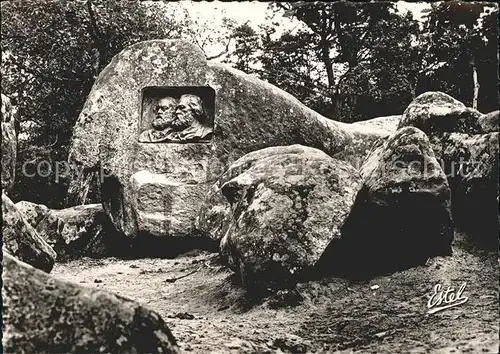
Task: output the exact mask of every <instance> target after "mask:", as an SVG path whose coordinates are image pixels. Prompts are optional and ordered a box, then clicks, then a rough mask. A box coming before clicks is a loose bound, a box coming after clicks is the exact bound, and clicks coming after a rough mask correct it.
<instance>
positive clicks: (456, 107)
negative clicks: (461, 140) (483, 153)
mask: <svg viewBox="0 0 500 354" xmlns="http://www.w3.org/2000/svg"><path fill="white" fill-rule="evenodd" d="M481 116H482V114H481V113H480V112H478V111H477V110H475V109H473V108H469V107H466V106H465V105H464V104H463V103H462V102H460V101H458V100H456V99H454V98H453V97H451V96H449V95H447V94H445V93H443V92H439V91H430V92H426V93H423V94H421V95H420V96H418V97H417V98H415V99H414V100H413V101H412V102H411V103H410V105H409V106H408V108H406V110H405V111H404V113H403V115H402V117H401V121H400V122H399V125H398V129H401V128H404V127H416V128H418V129H420V130H422V131H423V132H424V133H426V134H427V135H436V134H442V133H469V134H479V133H482V132H483V129H482V127H481V124H480V123H479V119H480V118H481Z"/></svg>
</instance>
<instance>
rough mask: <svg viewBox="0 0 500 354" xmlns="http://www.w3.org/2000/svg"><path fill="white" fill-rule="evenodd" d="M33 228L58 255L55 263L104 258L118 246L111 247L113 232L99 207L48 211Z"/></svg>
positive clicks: (94, 205)
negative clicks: (81, 258) (83, 258)
mask: <svg viewBox="0 0 500 354" xmlns="http://www.w3.org/2000/svg"><path fill="white" fill-rule="evenodd" d="M35 229H36V230H37V231H38V233H39V234H40V236H42V237H43V238H44V240H45V241H46V242H47V243H48V244H49V245H50V246H51V247H52V248H53V249H54V250H55V251H56V252H57V259H58V261H65V260H68V259H74V258H77V257H81V256H88V257H103V256H106V255H109V252H110V250H111V249H113V247H116V246H117V245H112V244H111V241H112V240H113V237H114V232H113V231H114V230H113V229H112V227H111V225H110V224H109V221H108V218H107V216H106V213H104V210H103V208H102V205H101V204H88V205H79V206H75V207H71V208H66V209H60V210H50V211H49V213H47V215H46V216H45V217H44V218H43V219H42V220H41V221H40V222H39V223H38V224H36V226H35Z"/></svg>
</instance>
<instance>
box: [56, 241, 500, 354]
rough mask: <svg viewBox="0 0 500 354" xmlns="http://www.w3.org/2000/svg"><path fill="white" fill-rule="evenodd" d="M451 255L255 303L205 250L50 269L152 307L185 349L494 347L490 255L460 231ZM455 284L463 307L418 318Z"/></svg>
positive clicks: (494, 286) (493, 256)
mask: <svg viewBox="0 0 500 354" xmlns="http://www.w3.org/2000/svg"><path fill="white" fill-rule="evenodd" d="M453 251H454V252H453V256H450V257H437V258H434V259H432V260H430V261H428V262H427V264H426V265H425V266H419V267H416V268H412V269H409V270H406V271H402V272H397V273H394V274H391V275H385V276H379V277H376V278H373V279H371V280H369V281H356V282H352V281H347V280H343V279H339V278H332V277H330V278H325V279H322V280H320V281H310V282H307V283H301V284H299V285H298V286H297V288H296V290H293V291H282V292H280V293H278V294H275V295H273V296H270V297H267V298H264V299H261V300H259V301H256V300H252V301H250V300H249V298H248V296H247V295H246V294H245V291H244V290H243V289H242V288H241V287H240V286H239V285H238V282H237V279H236V277H235V276H234V274H233V273H232V271H230V270H228V269H227V268H226V267H224V266H223V265H222V264H220V262H219V260H218V258H217V255H216V254H211V253H208V252H198V253H194V252H193V253H191V254H185V255H183V256H179V257H177V258H176V259H151V258H146V259H136V260H123V259H117V258H106V259H102V260H95V259H90V258H84V259H79V260H76V261H71V262H69V263H60V264H57V265H56V267H55V268H54V270H53V271H52V273H51V274H53V275H55V276H56V277H58V278H62V279H66V280H70V281H73V282H76V283H81V284H85V285H88V286H93V287H96V288H100V289H105V290H109V291H112V292H114V293H117V294H120V295H122V296H126V297H128V298H131V299H134V300H136V301H138V302H140V303H142V304H143V305H145V306H147V307H149V308H151V309H153V310H155V311H157V312H158V313H160V314H161V316H162V317H163V318H164V320H165V321H166V322H167V323H168V325H169V327H170V329H171V330H172V332H173V334H174V336H175V337H176V338H177V341H178V343H179V345H180V347H181V349H182V350H183V351H185V352H193V353H283V352H284V353H443V354H444V353H498V352H499V350H498V348H499V337H498V332H499V312H498V296H499V292H498V282H499V273H498V264H499V263H498V254H497V253H493V252H489V253H488V252H485V251H481V250H477V249H470V248H469V247H467V246H466V245H465V244H464V243H463V238H462V236H461V235H457V237H456V241H455V243H454V247H453ZM183 276H184V277H183ZM179 277H180V279H177V280H175V278H179ZM463 282H466V283H467V285H466V288H465V291H464V293H463V295H464V296H467V297H468V298H469V300H468V301H467V302H466V303H465V304H462V305H460V306H456V307H453V308H449V309H446V310H443V311H440V312H437V313H434V314H427V300H428V297H429V295H430V294H431V293H432V290H433V287H434V285H435V284H437V283H441V284H443V286H445V287H447V286H454V287H458V286H460V285H461V284H462V283H463ZM376 285H378V288H377V289H375V288H376ZM372 287H373V289H372Z"/></svg>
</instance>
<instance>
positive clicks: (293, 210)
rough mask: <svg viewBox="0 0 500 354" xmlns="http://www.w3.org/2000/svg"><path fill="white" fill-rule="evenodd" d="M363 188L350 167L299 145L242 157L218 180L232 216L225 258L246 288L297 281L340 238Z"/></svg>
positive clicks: (223, 250)
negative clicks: (333, 241) (360, 189)
mask: <svg viewBox="0 0 500 354" xmlns="http://www.w3.org/2000/svg"><path fill="white" fill-rule="evenodd" d="M360 181H361V179H360V176H359V173H358V172H357V171H356V170H355V169H354V168H353V167H352V166H350V165H348V164H347V163H346V162H342V161H338V160H335V159H333V158H331V157H329V156H328V155H326V154H325V153H324V152H322V151H320V150H317V149H314V148H309V147H304V146H300V145H292V146H283V147H271V148H266V149H262V150H258V151H255V152H252V153H250V154H248V155H245V156H243V157H242V158H241V159H239V160H237V161H236V162H235V163H234V164H233V165H231V167H230V168H229V170H228V171H227V172H226V173H225V174H224V176H223V177H222V178H221V182H223V184H222V187H221V191H222V193H223V195H224V196H225V197H226V199H227V200H228V201H229V203H230V204H231V212H232V217H231V223H230V225H229V226H228V228H227V232H226V234H225V236H224V239H223V240H222V241H221V254H222V255H223V256H224V257H226V258H227V259H228V263H229V265H230V266H232V267H233V268H234V269H235V270H236V271H237V272H238V273H239V275H240V276H241V279H242V282H243V284H244V285H245V286H247V287H249V288H261V287H264V288H267V287H269V288H274V287H280V286H283V285H285V284H287V283H290V282H294V281H296V280H297V279H298V278H300V277H301V276H302V273H303V272H304V271H307V270H309V269H310V268H311V267H313V266H314V265H315V264H316V262H317V261H318V259H319V258H320V256H321V254H322V253H323V251H324V250H325V249H326V247H327V246H328V244H329V243H330V241H331V240H332V239H334V238H339V237H340V229H341V227H342V225H343V223H344V221H345V219H346V218H347V216H348V215H349V212H350V209H351V206H352V204H353V202H354V198H355V196H356V193H357V192H358V187H359V186H360Z"/></svg>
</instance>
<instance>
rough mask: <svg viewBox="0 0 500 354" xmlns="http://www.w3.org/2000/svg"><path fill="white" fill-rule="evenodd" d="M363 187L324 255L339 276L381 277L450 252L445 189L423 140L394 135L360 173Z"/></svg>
mask: <svg viewBox="0 0 500 354" xmlns="http://www.w3.org/2000/svg"><path fill="white" fill-rule="evenodd" d="M361 175H362V178H363V185H362V188H361V190H360V192H359V194H358V195H357V197H356V202H355V205H354V206H353V208H352V212H351V214H350V215H349V218H348V220H347V221H346V223H345V224H344V227H343V229H342V238H341V240H340V241H339V242H335V243H332V244H331V246H330V247H329V249H328V250H327V251H326V252H325V254H324V259H323V260H322V261H325V262H326V263H327V264H333V265H334V266H333V267H334V268H337V269H338V270H340V271H341V272H346V273H349V272H363V273H372V272H385V271H394V270H398V269H403V268H406V267H409V266H413V265H415V264H419V263H423V262H425V261H426V260H427V258H429V257H432V256H436V255H445V254H449V253H450V252H451V242H452V240H453V228H452V220H451V214H450V188H449V186H448V182H447V180H446V176H445V174H444V172H443V171H442V169H441V167H440V165H439V164H438V161H437V160H436V158H435V155H434V152H433V151H432V148H431V146H430V143H429V140H428V138H427V136H426V135H425V134H424V133H423V132H422V131H420V130H419V129H416V128H413V127H407V128H403V129H400V130H398V131H397V132H396V133H395V134H393V135H392V136H391V137H390V138H389V139H388V140H386V141H385V142H381V143H380V146H378V147H377V148H376V149H374V151H372V153H371V154H370V156H369V157H368V159H367V160H366V162H365V164H364V165H363V167H362V169H361Z"/></svg>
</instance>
